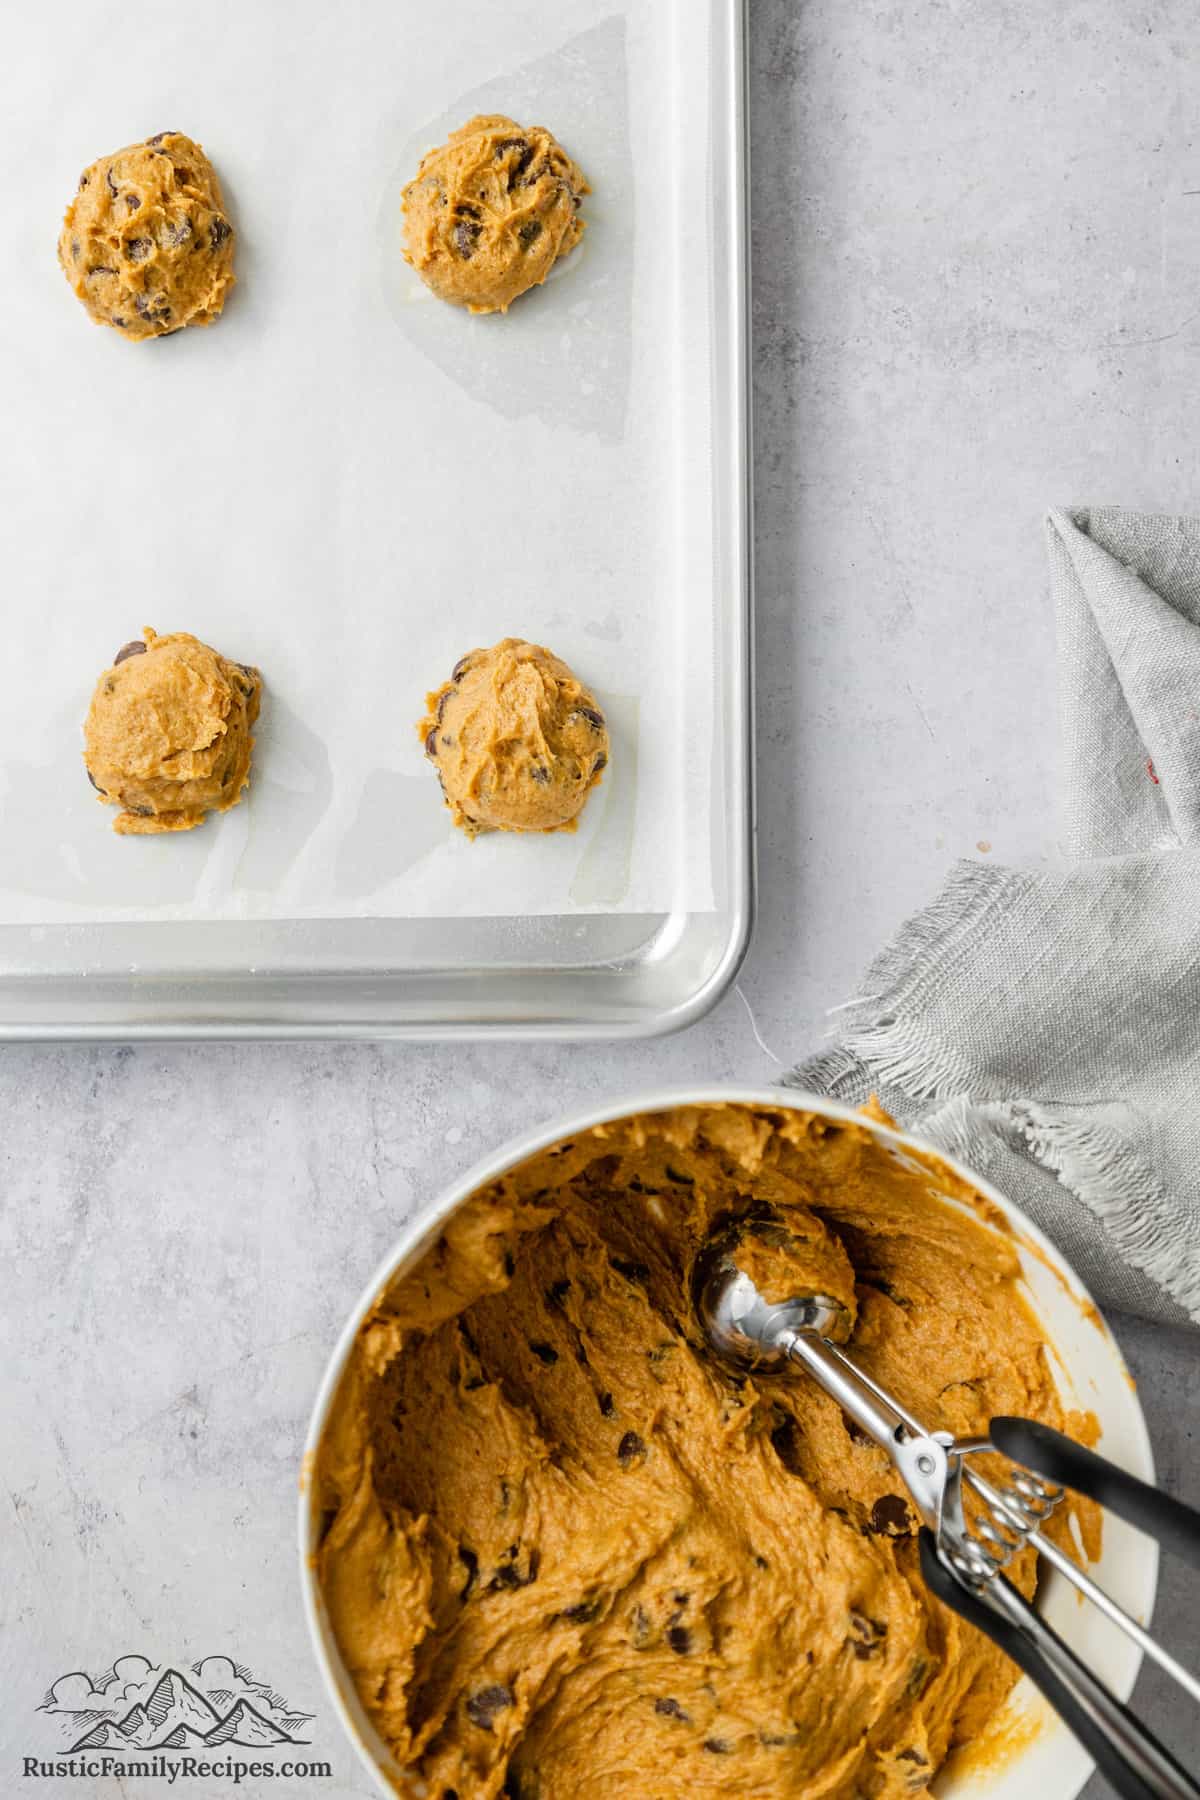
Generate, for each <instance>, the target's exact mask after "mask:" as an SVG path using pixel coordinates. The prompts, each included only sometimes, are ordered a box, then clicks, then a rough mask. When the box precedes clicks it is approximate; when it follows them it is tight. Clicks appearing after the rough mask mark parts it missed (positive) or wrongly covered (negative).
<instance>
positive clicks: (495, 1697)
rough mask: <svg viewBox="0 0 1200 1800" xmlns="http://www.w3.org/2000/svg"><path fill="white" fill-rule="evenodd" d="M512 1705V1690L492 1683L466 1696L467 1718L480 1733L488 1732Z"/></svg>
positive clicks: (500, 1684) (498, 1683)
mask: <svg viewBox="0 0 1200 1800" xmlns="http://www.w3.org/2000/svg"><path fill="white" fill-rule="evenodd" d="M512 1703H513V1695H512V1689H511V1688H506V1687H504V1686H503V1685H502V1683H500V1682H498V1681H494V1682H492V1683H491V1684H490V1685H489V1686H488V1687H481V1688H476V1690H475V1692H474V1693H473V1694H470V1695H468V1697H467V1717H468V1719H470V1721H471V1723H472V1725H478V1727H479V1729H480V1731H490V1730H491V1729H492V1726H493V1725H494V1724H495V1722H496V1719H497V1718H498V1716H499V1715H500V1714H501V1713H502V1712H506V1711H507V1710H508V1708H509V1707H510V1706H511V1705H512Z"/></svg>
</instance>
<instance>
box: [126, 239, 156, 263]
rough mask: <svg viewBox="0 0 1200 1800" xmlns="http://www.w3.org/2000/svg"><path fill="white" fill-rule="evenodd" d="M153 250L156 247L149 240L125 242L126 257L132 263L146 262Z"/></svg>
mask: <svg viewBox="0 0 1200 1800" xmlns="http://www.w3.org/2000/svg"><path fill="white" fill-rule="evenodd" d="M153 248H154V245H153V244H152V243H151V241H150V239H149V238H144V237H135V238H127V239H126V242H125V255H126V257H127V259H128V260H129V261H130V262H145V260H146V258H147V257H148V256H149V254H150V252H151V251H152V250H153Z"/></svg>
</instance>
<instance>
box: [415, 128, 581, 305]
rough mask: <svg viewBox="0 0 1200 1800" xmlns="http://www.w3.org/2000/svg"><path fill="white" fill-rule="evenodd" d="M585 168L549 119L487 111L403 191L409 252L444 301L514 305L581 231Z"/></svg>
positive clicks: (428, 160) (432, 155) (426, 161)
mask: <svg viewBox="0 0 1200 1800" xmlns="http://www.w3.org/2000/svg"><path fill="white" fill-rule="evenodd" d="M590 192H591V189H590V188H589V187H588V184H587V181H586V179H585V177H584V174H583V171H582V169H580V168H578V167H577V165H576V164H575V163H573V162H572V161H571V158H570V157H569V156H568V155H567V153H566V151H565V150H564V149H563V147H562V145H561V144H560V143H559V142H558V140H557V139H556V138H554V137H553V136H552V135H551V134H550V132H548V131H547V130H546V129H545V128H544V126H541V125H531V126H529V127H525V126H522V125H518V124H517V122H516V120H515V119H509V118H506V117H505V116H504V115H503V114H502V113H498V114H494V115H484V114H481V115H480V116H479V117H478V118H474V119H471V120H470V121H469V122H468V123H467V124H466V125H464V126H463V127H462V128H461V130H459V131H452V132H451V133H450V136H449V138H448V139H447V140H446V142H445V143H444V144H442V145H440V146H439V148H438V149H436V150H431V151H430V152H429V154H428V155H427V156H425V157H423V158H422V160H421V166H420V168H419V169H418V170H417V173H416V175H415V176H414V177H413V179H412V180H411V181H410V182H409V184H408V186H407V187H406V188H405V190H404V244H405V249H404V254H405V257H406V259H407V260H408V261H409V262H410V263H411V264H412V266H413V268H414V269H416V271H417V273H418V274H419V275H420V277H421V279H422V281H423V282H424V283H425V285H426V286H427V287H430V288H432V289H433V292H434V293H435V294H436V295H437V296H438V298H439V299H440V300H449V301H450V302H451V303H452V304H453V305H455V306H465V307H467V309H468V310H469V311H470V312H473V313H494V312H507V311H508V309H509V307H510V306H511V305H512V303H513V301H514V300H515V299H517V297H518V296H519V295H520V294H523V293H525V292H526V290H527V289H528V288H531V287H537V286H538V285H539V284H540V283H541V282H543V281H545V279H546V277H547V275H548V274H549V273H550V271H551V269H552V268H553V267H554V265H555V263H556V262H557V261H558V260H559V258H560V257H562V256H566V254H567V252H568V251H570V250H573V249H574V248H575V245H576V244H577V243H578V242H579V240H580V238H581V237H582V236H583V229H584V222H583V220H582V219H581V218H580V217H579V208H580V205H581V204H582V201H583V196H584V195H585V194H587V193H590Z"/></svg>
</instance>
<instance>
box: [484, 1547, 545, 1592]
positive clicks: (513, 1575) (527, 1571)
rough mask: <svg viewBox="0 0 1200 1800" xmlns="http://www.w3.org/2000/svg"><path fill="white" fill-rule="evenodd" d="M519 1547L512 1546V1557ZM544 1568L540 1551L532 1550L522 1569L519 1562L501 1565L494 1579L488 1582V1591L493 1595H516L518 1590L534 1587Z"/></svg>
mask: <svg viewBox="0 0 1200 1800" xmlns="http://www.w3.org/2000/svg"><path fill="white" fill-rule="evenodd" d="M517 1548H518V1546H517V1545H516V1544H514V1545H513V1546H512V1549H511V1551H510V1552H509V1554H510V1555H515V1554H516V1551H517ZM541 1566H542V1554H541V1551H540V1550H531V1551H530V1552H529V1560H528V1562H527V1563H526V1565H525V1567H524V1568H522V1567H521V1565H520V1564H519V1563H517V1562H507V1563H501V1565H500V1567H499V1568H498V1569H497V1570H496V1572H495V1574H494V1575H493V1576H492V1579H491V1580H490V1581H489V1582H488V1591H489V1592H490V1593H493V1594H501V1593H505V1592H507V1593H514V1592H515V1591H516V1590H517V1589H518V1588H527V1587H532V1586H533V1583H534V1582H535V1581H536V1580H537V1578H538V1570H539V1569H540V1568H541Z"/></svg>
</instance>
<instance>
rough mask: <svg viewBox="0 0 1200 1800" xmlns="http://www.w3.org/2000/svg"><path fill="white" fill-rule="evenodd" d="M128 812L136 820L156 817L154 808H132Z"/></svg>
mask: <svg viewBox="0 0 1200 1800" xmlns="http://www.w3.org/2000/svg"><path fill="white" fill-rule="evenodd" d="M126 810H127V811H128V812H131V813H132V814H133V816H134V817H135V818H136V819H152V818H153V817H154V808H153V807H152V806H130V807H127V808H126Z"/></svg>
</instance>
